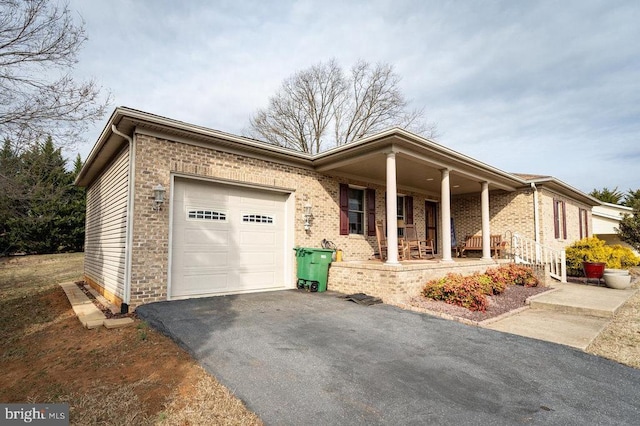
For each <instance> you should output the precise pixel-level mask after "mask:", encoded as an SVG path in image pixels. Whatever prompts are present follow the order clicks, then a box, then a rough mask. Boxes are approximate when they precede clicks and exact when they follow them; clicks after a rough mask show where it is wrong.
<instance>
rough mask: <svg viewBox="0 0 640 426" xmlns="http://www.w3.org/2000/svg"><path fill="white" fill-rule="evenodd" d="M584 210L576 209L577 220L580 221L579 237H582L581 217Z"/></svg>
mask: <svg viewBox="0 0 640 426" xmlns="http://www.w3.org/2000/svg"><path fill="white" fill-rule="evenodd" d="M583 211H584V210H582V209H580V210H579V211H578V221H579V222H580V239H582V238H584V230H583V229H582V217H583V214H582V212H583Z"/></svg>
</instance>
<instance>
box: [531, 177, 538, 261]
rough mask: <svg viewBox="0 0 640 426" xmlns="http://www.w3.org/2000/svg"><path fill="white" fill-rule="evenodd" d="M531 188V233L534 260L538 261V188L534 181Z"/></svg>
mask: <svg viewBox="0 0 640 426" xmlns="http://www.w3.org/2000/svg"><path fill="white" fill-rule="evenodd" d="M531 190H532V191H533V233H534V236H533V237H534V240H535V242H536V262H540V236H539V235H540V219H539V217H538V188H537V187H536V184H535V183H534V182H531Z"/></svg>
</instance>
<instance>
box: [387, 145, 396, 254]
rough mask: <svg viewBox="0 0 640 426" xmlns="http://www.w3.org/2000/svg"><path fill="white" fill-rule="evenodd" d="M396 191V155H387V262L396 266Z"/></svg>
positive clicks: (391, 153) (393, 153) (392, 153)
mask: <svg viewBox="0 0 640 426" xmlns="http://www.w3.org/2000/svg"><path fill="white" fill-rule="evenodd" d="M397 195H398V190H397V186H396V153H395V152H393V151H391V152H390V153H388V154H387V262H386V263H388V264H391V265H397V264H398V220H397V217H398V205H397V204H398V196H397Z"/></svg>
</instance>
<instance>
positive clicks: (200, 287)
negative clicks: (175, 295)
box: [180, 271, 229, 296]
mask: <svg viewBox="0 0 640 426" xmlns="http://www.w3.org/2000/svg"><path fill="white" fill-rule="evenodd" d="M228 279H229V277H228V275H227V274H226V272H224V271H219V272H213V273H197V274H189V273H185V274H184V277H183V280H184V286H181V287H183V289H182V291H181V292H180V296H195V295H204V294H210V293H220V292H225V291H228V288H229V281H228Z"/></svg>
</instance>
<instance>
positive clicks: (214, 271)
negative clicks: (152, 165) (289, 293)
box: [170, 178, 288, 298]
mask: <svg viewBox="0 0 640 426" xmlns="http://www.w3.org/2000/svg"><path fill="white" fill-rule="evenodd" d="M287 197H288V195H286V194H281V193H277V192H271V191H261V190H257V189H253V188H244V187H237V186H231V185H224V184H215V183H210V182H204V181H198V180H188V179H180V178H176V179H175V185H174V195H173V237H172V252H171V253H172V255H171V256H172V260H171V261H172V265H171V288H170V295H171V297H172V298H185V297H194V296H206V295H215V294H225V293H241V292H250V291H259V290H269V289H277V288H283V287H285V267H284V263H285V262H284V259H285V250H284V247H285V225H286V224H285V219H286V218H285V201H286V199H287Z"/></svg>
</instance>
